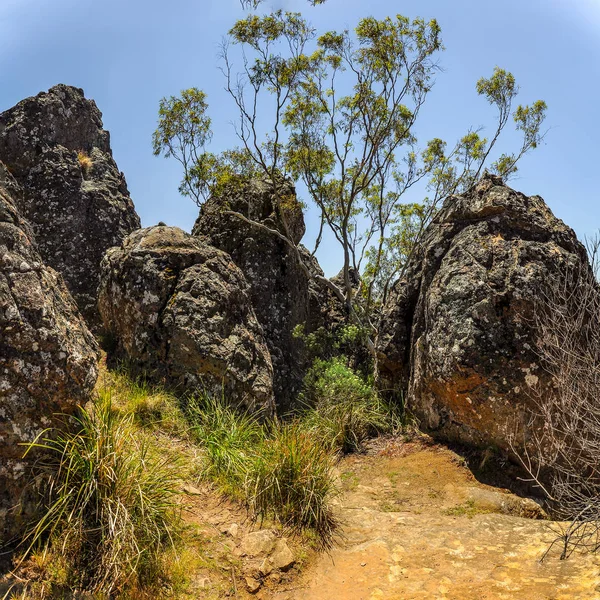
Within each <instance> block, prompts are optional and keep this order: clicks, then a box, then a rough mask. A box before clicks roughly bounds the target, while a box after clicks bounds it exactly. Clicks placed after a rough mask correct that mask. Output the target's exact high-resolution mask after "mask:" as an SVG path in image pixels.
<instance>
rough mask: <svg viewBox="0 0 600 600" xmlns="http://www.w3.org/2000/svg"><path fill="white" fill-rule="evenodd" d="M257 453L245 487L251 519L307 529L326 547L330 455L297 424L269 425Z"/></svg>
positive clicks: (332, 489)
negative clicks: (265, 519)
mask: <svg viewBox="0 0 600 600" xmlns="http://www.w3.org/2000/svg"><path fill="white" fill-rule="evenodd" d="M257 449H258V452H257V453H256V454H255V455H254V456H253V461H252V465H251V471H250V472H249V474H248V476H247V479H246V486H245V487H246V494H247V497H248V502H249V505H250V507H251V509H252V511H253V513H254V514H255V515H256V516H258V517H271V516H273V517H276V518H277V519H278V520H279V521H280V522H282V523H283V524H284V525H286V526H288V527H292V528H295V529H298V530H304V529H312V530H314V531H315V532H316V533H318V534H319V536H320V538H321V541H322V542H323V543H324V544H325V545H329V543H330V541H331V539H332V537H333V534H334V532H335V529H336V527H337V521H336V519H335V517H334V515H333V512H332V508H331V504H330V502H331V499H332V498H333V497H334V496H335V495H336V494H337V487H336V485H335V475H334V466H335V455H334V454H333V453H332V452H331V451H330V449H329V448H327V447H326V446H323V445H322V444H321V443H319V440H318V439H317V438H315V437H314V436H313V435H312V434H311V433H310V432H308V431H306V429H305V428H304V427H303V426H302V424H301V423H297V422H294V423H290V424H284V425H281V424H274V425H273V426H272V428H271V431H270V433H269V435H268V436H267V437H266V438H265V439H264V440H263V441H262V443H261V444H259V446H258V448H257Z"/></svg>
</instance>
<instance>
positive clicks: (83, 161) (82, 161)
mask: <svg viewBox="0 0 600 600" xmlns="http://www.w3.org/2000/svg"><path fill="white" fill-rule="evenodd" d="M77 160H78V161H79V166H80V167H81V170H82V171H83V172H84V173H86V174H87V173H88V171H89V170H90V169H91V168H92V159H91V158H90V156H89V154H88V153H87V152H86V151H85V150H78V151H77Z"/></svg>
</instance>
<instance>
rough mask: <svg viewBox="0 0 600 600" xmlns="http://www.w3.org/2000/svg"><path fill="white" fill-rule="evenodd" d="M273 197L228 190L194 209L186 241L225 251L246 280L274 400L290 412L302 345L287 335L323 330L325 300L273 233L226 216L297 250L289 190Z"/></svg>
mask: <svg viewBox="0 0 600 600" xmlns="http://www.w3.org/2000/svg"><path fill="white" fill-rule="evenodd" d="M278 192H279V194H278V196H276V195H275V194H274V193H273V188H272V185H270V184H269V183H268V182H266V181H261V180H256V179H255V180H252V181H250V182H249V183H247V184H246V185H244V186H237V187H234V186H231V187H229V188H227V189H225V190H224V191H223V192H222V193H221V194H220V195H219V196H214V197H212V198H210V199H209V200H208V201H207V202H206V203H205V204H204V205H203V206H202V207H201V209H200V216H199V217H198V220H197V221H196V224H195V225H194V229H193V230H192V234H193V235H196V236H200V237H202V238H204V239H206V240H207V242H208V243H210V244H212V245H213V246H215V247H217V248H219V249H221V250H224V251H225V252H227V253H228V254H229V255H230V256H231V257H232V259H233V261H234V262H235V264H236V265H237V266H238V267H239V268H240V269H241V270H242V271H243V273H244V275H245V277H246V279H247V280H248V283H249V284H250V297H251V300H252V304H253V306H254V309H255V311H256V316H257V318H258V320H259V322H260V324H261V325H262V327H263V329H264V333H265V338H266V341H267V345H268V347H269V352H270V354H271V360H272V361H273V369H274V373H275V379H274V388H275V397H276V399H277V404H278V406H279V408H280V409H282V410H284V411H285V410H286V409H288V408H290V406H291V405H293V402H294V399H295V398H296V396H297V394H298V393H299V391H300V389H301V386H302V379H303V377H304V374H305V371H306V367H307V364H306V358H305V356H304V345H303V342H302V341H301V340H299V339H295V338H294V336H293V331H294V328H295V327H296V326H297V325H305V326H306V332H307V333H308V332H309V331H311V330H314V329H315V328H317V327H319V326H320V325H321V324H323V323H324V319H325V315H326V313H327V307H326V304H327V302H329V301H330V300H331V299H329V300H327V293H326V291H325V290H324V289H323V287H322V286H321V285H320V284H318V283H317V282H315V281H314V280H312V279H311V277H310V276H309V275H308V274H307V273H306V271H305V270H304V269H303V268H302V267H301V265H300V264H299V261H298V258H297V255H296V252H295V251H294V250H293V249H292V248H290V246H289V245H288V244H287V243H286V242H285V241H284V240H282V239H281V238H280V237H278V235H277V234H276V233H273V232H270V231H267V230H266V229H264V228H261V227H257V226H256V225H254V224H252V223H248V222H247V221H244V220H243V219H241V218H240V217H239V216H237V215H234V214H231V212H235V213H238V214H239V215H242V216H243V217H245V218H247V219H250V220H252V221H258V222H259V223H262V224H263V225H265V226H266V227H268V228H269V229H271V230H274V231H277V232H280V233H283V234H285V235H287V236H288V237H289V238H291V239H292V240H293V241H294V243H296V244H297V243H299V242H300V240H301V239H302V236H303V235H304V231H305V226H304V217H303V215H302V207H301V205H300V203H299V202H298V200H297V199H296V191H295V189H294V187H293V185H291V184H290V183H287V182H286V183H283V184H282V185H281V189H280V190H278ZM277 197H279V198H281V200H277ZM300 248H301V253H302V254H303V256H304V262H305V263H306V264H307V265H308V266H309V268H310V269H312V270H315V272H318V273H319V274H320V275H322V271H321V269H320V267H319V265H318V264H317V262H316V260H314V259H311V258H310V254H309V253H308V251H307V250H306V249H304V248H302V247H300Z"/></svg>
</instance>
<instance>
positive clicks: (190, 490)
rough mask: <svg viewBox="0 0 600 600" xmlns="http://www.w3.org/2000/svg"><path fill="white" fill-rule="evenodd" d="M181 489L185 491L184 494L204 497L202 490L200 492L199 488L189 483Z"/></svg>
mask: <svg viewBox="0 0 600 600" xmlns="http://www.w3.org/2000/svg"><path fill="white" fill-rule="evenodd" d="M181 489H182V490H183V493H184V494H187V495H188V496H201V495H202V490H199V489H198V488H197V487H195V486H193V485H190V484H189V483H186V484H184V486H183V487H182V488H181Z"/></svg>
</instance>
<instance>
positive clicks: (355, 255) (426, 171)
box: [155, 0, 546, 353]
mask: <svg viewBox="0 0 600 600" xmlns="http://www.w3.org/2000/svg"><path fill="white" fill-rule="evenodd" d="M312 3H313V4H317V3H320V2H318V1H317V2H314V1H313V2H312ZM242 4H243V5H244V6H245V7H249V8H254V9H255V8H257V6H258V4H260V0H249V1H245V0H242ZM442 50H443V45H442V39H441V30H440V26H439V24H438V23H437V21H436V20H435V19H432V20H425V19H420V18H416V19H412V20H410V19H408V18H407V17H405V16H402V15H396V16H395V17H385V18H383V19H376V18H374V17H367V18H363V19H361V20H360V21H359V23H358V24H357V26H356V28H355V29H354V30H353V31H350V30H343V31H328V32H324V33H322V34H321V35H318V34H317V31H316V29H315V28H313V27H312V26H311V25H310V24H309V23H308V22H307V21H306V19H304V18H303V17H302V15H301V14H299V13H294V12H284V11H281V10H278V11H274V12H271V13H268V14H264V15H258V14H255V13H251V14H249V15H248V16H247V17H246V18H244V19H241V20H239V21H238V22H237V23H236V24H235V25H234V26H233V27H232V28H231V30H230V31H229V36H228V39H227V41H226V42H225V44H224V45H223V51H222V60H223V72H224V74H225V78H226V89H227V91H228V92H229V94H230V97H231V99H232V100H233V102H234V105H235V107H236V108H237V111H238V118H237V120H236V122H235V123H234V125H235V128H236V134H237V135H238V138H239V139H240V142H241V148H240V149H236V150H235V151H233V155H227V153H223V154H221V155H213V154H209V153H207V152H206V151H205V150H204V143H205V141H207V140H208V139H209V133H208V131H209V125H210V122H209V121H207V120H206V118H205V104H203V102H204V100H205V98H204V96H203V95H201V96H200V97H199V98H198V100H199V102H198V104H199V107H200V110H196V109H195V105H192V108H191V109H190V114H191V115H194V114H195V115H196V119H197V121H198V123H199V124H201V126H199V129H200V131H201V134H200V135H199V136H198V137H197V140H196V144H195V145H196V146H197V147H198V148H199V150H198V151H197V154H195V153H194V151H192V147H193V146H194V144H193V143H191V144H190V143H189V142H190V140H192V139H193V137H194V135H196V130H195V129H193V128H192V127H191V126H190V123H189V122H188V121H187V120H186V119H185V118H181V117H180V116H179V107H180V105H179V104H177V103H175V104H174V105H171V104H169V103H168V102H167V103H165V104H164V105H161V110H162V109H163V108H164V110H165V113H164V115H163V116H164V123H166V124H168V123H169V122H170V120H171V119H170V117H169V115H170V114H171V113H173V120H174V122H175V123H176V125H177V126H176V127H166V126H163V122H161V123H160V124H159V130H158V131H159V132H160V133H159V134H158V135H157V138H156V139H155V152H160V150H161V149H163V148H167V155H169V154H168V152H169V151H170V155H173V156H175V157H176V158H177V157H178V156H179V157H181V156H182V155H184V154H186V153H187V155H188V158H186V159H185V160H181V159H180V162H182V163H184V167H185V165H187V167H185V168H184V171H185V178H184V182H183V184H182V190H183V192H184V193H189V194H191V195H196V198H197V201H199V199H200V197H205V196H206V195H207V194H208V193H210V192H211V190H214V189H215V187H217V186H218V185H220V184H221V183H222V182H224V181H231V180H234V181H237V180H238V179H239V178H243V177H247V176H253V175H257V174H258V175H261V176H263V177H266V178H267V179H270V181H271V182H272V183H273V187H274V190H275V195H277V190H278V189H279V182H280V181H281V178H282V177H290V178H292V179H293V180H295V181H301V182H303V184H304V186H305V188H306V189H307V191H308V194H309V196H310V197H311V199H312V201H313V202H314V203H315V204H316V206H317V207H318V209H319V211H320V213H321V215H320V216H321V224H322V228H321V233H322V229H323V227H328V228H329V229H330V231H331V233H332V234H333V236H334V238H335V239H336V240H337V242H338V243H339V244H340V248H341V251H342V257H343V273H344V275H345V277H344V278H343V284H341V285H340V286H339V289H338V291H339V292H340V294H339V295H341V296H343V298H344V300H345V303H346V306H347V308H348V311H349V314H350V316H351V319H352V322H354V323H355V324H357V325H360V327H361V328H363V329H364V330H365V331H368V332H369V336H372V335H373V332H374V331H375V330H376V328H375V326H374V324H373V322H372V318H371V317H372V315H373V314H374V311H373V308H374V307H375V308H376V307H377V305H378V304H380V303H381V302H382V301H383V300H384V299H385V296H386V294H387V289H388V287H389V284H390V282H391V281H392V280H394V279H396V278H397V277H398V276H401V275H402V273H403V269H404V268H405V266H406V264H407V262H408V260H409V258H410V256H411V255H412V253H413V252H414V248H415V245H416V244H417V243H418V241H419V240H420V239H421V236H422V234H423V231H424V228H425V227H426V226H427V224H428V223H429V222H430V221H431V219H432V218H433V217H434V215H435V214H436V212H437V210H438V208H439V206H440V203H441V201H442V200H443V199H445V198H446V197H448V196H451V195H452V194H455V193H457V192H463V191H464V190H466V189H468V188H469V187H471V185H472V184H473V183H474V182H475V181H476V180H477V179H478V178H479V177H480V175H481V174H482V172H483V169H484V168H486V167H487V168H489V169H491V170H492V171H494V172H495V173H497V174H499V175H500V176H502V177H503V178H505V179H507V178H509V177H510V176H513V175H514V174H515V173H516V171H517V163H518V162H519V161H520V160H521V158H522V157H523V156H524V155H525V154H527V153H528V152H529V151H531V150H533V149H535V148H537V147H538V146H539V144H540V142H541V141H542V139H543V137H544V133H543V132H542V130H541V127H542V124H543V121H544V118H545V112H546V104H545V103H544V102H543V101H541V100H538V101H536V102H534V103H533V104H531V105H520V106H518V107H517V109H516V110H514V111H513V103H514V101H515V98H516V97H517V94H518V92H519V88H518V86H517V84H516V81H515V78H514V76H513V75H512V74H511V73H510V72H508V71H506V70H503V69H500V68H496V69H495V70H494V72H493V74H492V75H491V77H489V78H482V79H480V80H479V81H478V82H477V85H476V91H477V93H478V94H479V95H480V96H482V97H483V98H485V100H487V102H488V103H489V104H490V105H491V106H492V107H494V108H495V109H496V112H497V115H496V123H495V129H494V133H493V135H491V136H490V138H489V139H488V138H487V137H484V136H483V135H482V134H481V131H480V130H472V129H471V130H468V131H467V132H466V133H465V135H463V136H462V137H461V138H460V139H458V140H457V141H456V142H455V143H454V144H453V145H449V144H448V143H447V142H445V141H444V140H441V139H439V138H433V139H432V140H430V141H428V142H426V143H425V144H424V145H419V141H418V140H417V138H416V135H415V131H414V130H415V124H416V123H417V121H418V119H419V116H420V111H421V109H422V107H423V106H424V104H425V102H426V100H427V98H428V95H429V93H430V92H431V90H432V88H433V84H434V82H435V76H436V74H437V73H438V57H439V54H440V52H441V51H442ZM236 54H237V55H239V57H240V59H241V65H242V66H241V69H240V70H239V71H236V69H234V61H233V58H234V57H235V56H236ZM199 94H202V92H198V91H197V90H196V91H195V92H194V97H196V96H198V95H199ZM182 99H183V100H185V98H183V96H182ZM181 106H183V107H185V106H186V102H185V101H184V102H183V103H182V104H181ZM511 115H512V119H513V122H514V125H515V127H516V129H517V131H518V132H520V133H521V134H522V136H523V141H522V145H521V148H520V149H519V150H518V151H516V152H514V153H503V154H501V155H500V156H493V152H494V149H495V147H496V144H497V142H498V140H499V138H500V136H501V134H502V132H503V131H504V129H505V128H506V126H507V124H508V122H509V121H510V117H511ZM206 124H208V129H207V128H205V127H204V125H206ZM191 125H193V123H192V124H191ZM181 131H184V132H186V133H185V135H183V136H181ZM178 136H179V137H178ZM181 139H183V140H184V143H183V144H182V143H181V141H180V140H181ZM156 140H158V142H157V141H156ZM198 142H200V143H198ZM172 147H175V148H183V150H182V151H180V152H177V153H175V152H173V151H172V150H169V149H170V148H172ZM494 158H495V160H493V159H494ZM419 184H421V186H424V187H425V190H426V191H425V194H426V195H425V197H424V198H423V197H422V196H421V197H417V198H415V199H413V200H412V201H409V202H407V201H406V200H405V198H406V196H407V194H408V193H409V192H410V191H411V190H412V189H413V188H415V186H418V185H419ZM321 239H322V235H321V234H319V236H318V238H317V242H316V245H317V247H318V244H319V243H320V240H321ZM315 249H316V248H315ZM351 269H353V270H354V271H355V272H356V273H359V274H361V275H360V277H361V280H362V281H361V289H360V294H359V298H355V295H356V291H355V287H354V286H353V285H352V284H351V278H350V277H349V273H350V271H351ZM368 346H369V348H370V349H371V351H372V353H374V345H373V344H372V343H368Z"/></svg>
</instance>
